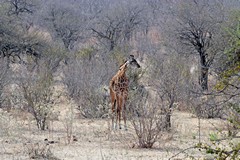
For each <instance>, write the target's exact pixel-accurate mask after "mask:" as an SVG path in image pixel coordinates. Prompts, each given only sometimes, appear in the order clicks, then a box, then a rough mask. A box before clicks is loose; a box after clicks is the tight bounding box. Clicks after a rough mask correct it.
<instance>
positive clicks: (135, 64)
mask: <svg viewBox="0 0 240 160" xmlns="http://www.w3.org/2000/svg"><path fill="white" fill-rule="evenodd" d="M128 66H133V67H137V68H140V65H139V64H138V62H137V60H136V59H135V58H134V56H133V55H130V56H129V57H128V59H127V60H126V61H125V63H124V64H122V65H121V66H120V68H119V71H126V69H127V68H128Z"/></svg>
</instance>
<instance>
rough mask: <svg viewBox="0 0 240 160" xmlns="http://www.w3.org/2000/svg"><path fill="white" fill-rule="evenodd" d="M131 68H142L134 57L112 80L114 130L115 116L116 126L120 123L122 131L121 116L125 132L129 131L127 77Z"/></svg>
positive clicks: (129, 59)
mask: <svg viewBox="0 0 240 160" xmlns="http://www.w3.org/2000/svg"><path fill="white" fill-rule="evenodd" d="M129 66H136V67H137V68H140V65H139V64H138V62H137V61H136V59H135V58H134V56H133V55H130V56H129V58H128V59H127V60H126V61H125V62H124V64H122V65H121V66H120V68H119V70H118V72H117V73H116V74H115V75H114V76H113V77H112V79H111V80H110V85H109V90H110V99H111V105H112V128H113V129H114V116H116V125H115V129H117V125H118V123H119V129H121V114H122V117H123V120H124V126H125V130H127V125H126V101H127V96H128V87H129V79H128V77H127V76H126V71H127V69H128V67H129Z"/></svg>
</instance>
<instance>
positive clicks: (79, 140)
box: [0, 106, 224, 160]
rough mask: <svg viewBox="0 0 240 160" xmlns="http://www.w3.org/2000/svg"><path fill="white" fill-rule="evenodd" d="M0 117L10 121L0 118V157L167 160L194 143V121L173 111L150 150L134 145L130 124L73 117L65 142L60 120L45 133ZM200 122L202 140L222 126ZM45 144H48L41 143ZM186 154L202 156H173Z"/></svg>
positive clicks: (190, 152)
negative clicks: (117, 126) (169, 125)
mask: <svg viewBox="0 0 240 160" xmlns="http://www.w3.org/2000/svg"><path fill="white" fill-rule="evenodd" d="M58 107H61V106H58ZM68 116H69V115H68ZM1 118H5V119H10V121H9V122H7V121H2V124H1V127H3V126H5V127H3V128H2V129H3V130H2V131H1V138H0V142H1V147H0V159H29V158H31V156H30V155H33V156H32V157H34V156H38V158H39V157H42V158H44V156H45V157H47V156H48V157H52V158H55V159H57V158H58V159H64V160H74V159H76V160H79V159H104V160H107V159H168V158H169V157H171V156H173V155H174V154H176V153H178V152H179V151H181V150H182V149H184V148H188V147H189V146H192V145H195V144H196V143H197V142H198V138H197V136H198V120H197V118H196V117H194V116H193V115H191V114H189V113H183V112H174V114H173V130H172V132H171V133H166V134H164V135H163V136H162V137H161V139H159V140H158V142H157V143H156V144H155V145H154V148H153V149H140V148H136V145H135V142H136V139H135V137H134V135H135V134H134V129H133V127H132V126H131V124H130V123H129V124H128V125H129V127H130V128H129V130H128V131H124V130H116V131H111V130H109V127H110V126H109V120H108V119H94V120H91V119H79V118H76V117H74V123H73V126H72V127H73V132H72V133H71V135H72V140H71V142H70V143H69V144H68V143H66V138H67V137H66V126H64V123H63V122H62V120H55V121H54V123H53V124H54V125H53V127H52V130H51V133H50V134H49V131H39V130H38V129H37V128H36V126H35V125H34V122H32V121H30V120H24V119H20V118H18V116H15V117H11V115H10V114H8V113H7V114H6V113H5V112H3V111H1ZM16 119H17V120H18V121H16ZM23 121H25V122H23ZM3 123H4V124H6V125H4V124H3ZM19 123H20V124H23V125H19ZM29 123H30V124H29ZM201 125H202V130H201V140H202V141H208V137H209V134H210V133H212V132H213V131H216V128H215V126H216V127H217V128H222V129H224V128H223V126H224V125H223V121H221V120H219V119H214V120H201ZM29 126H31V127H30V130H29ZM49 135H50V136H49ZM46 143H47V144H48V145H46V146H45V144H46ZM190 155H194V156H196V157H200V156H202V155H201V154H200V152H198V151H197V150H194V149H192V150H188V151H187V152H186V153H181V154H179V155H178V156H177V157H175V158H180V159H185V158H187V157H188V158H190Z"/></svg>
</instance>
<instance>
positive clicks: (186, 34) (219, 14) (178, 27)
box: [172, 0, 225, 91]
mask: <svg viewBox="0 0 240 160" xmlns="http://www.w3.org/2000/svg"><path fill="white" fill-rule="evenodd" d="M172 13H173V15H174V17H175V20H176V23H175V26H174V30H175V32H174V33H176V35H177V40H178V42H177V43H179V44H180V45H181V46H182V49H183V50H181V49H180V48H178V52H179V51H183V52H185V53H196V54H197V55H198V57H199V62H200V75H199V84H200V86H201V88H202V90H203V91H205V90H208V75H209V69H210V67H211V65H212V64H213V61H214V58H215V56H216V55H217V54H218V53H220V52H222V51H223V45H222V44H221V42H222V41H221V38H220V37H221V34H220V33H221V32H220V30H221V25H222V23H223V21H224V16H225V15H224V13H225V12H224V6H223V4H222V3H221V1H211V0H202V1H193V0H187V1H180V2H179V3H178V4H177V5H175V8H174V10H173V12H172Z"/></svg>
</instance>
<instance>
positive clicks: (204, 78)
mask: <svg viewBox="0 0 240 160" xmlns="http://www.w3.org/2000/svg"><path fill="white" fill-rule="evenodd" d="M199 84H200V85H201V87H202V90H203V91H207V90H208V68H206V67H201V73H200V77H199Z"/></svg>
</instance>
